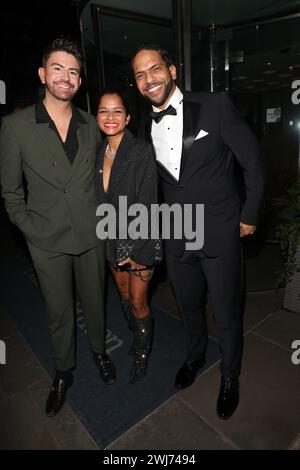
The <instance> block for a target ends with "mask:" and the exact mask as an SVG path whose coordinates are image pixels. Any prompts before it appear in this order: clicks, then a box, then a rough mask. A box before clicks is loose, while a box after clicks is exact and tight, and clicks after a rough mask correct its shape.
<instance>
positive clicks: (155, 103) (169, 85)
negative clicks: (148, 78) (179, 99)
mask: <svg viewBox="0 0 300 470" xmlns="http://www.w3.org/2000/svg"><path fill="white" fill-rule="evenodd" d="M173 84H174V81H173V79H172V77H171V75H170V77H169V80H168V82H167V83H166V84H165V90H164V93H163V95H162V97H161V98H160V99H159V101H154V100H153V99H152V98H151V97H150V96H148V95H144V98H146V100H147V101H149V102H150V103H151V104H152V105H153V106H155V107H159V106H162V105H163V104H164V103H165V102H166V101H167V100H168V98H169V95H170V93H171V91H172V89H173ZM157 85H159V83H157ZM152 86H155V82H154V83H151V86H149V87H148V88H151V87H152Z"/></svg>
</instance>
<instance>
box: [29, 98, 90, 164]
mask: <svg viewBox="0 0 300 470" xmlns="http://www.w3.org/2000/svg"><path fill="white" fill-rule="evenodd" d="M35 119H36V123H37V124H40V123H49V128H50V129H52V130H53V131H54V132H55V133H56V134H57V136H58V138H59V140H60V141H61V143H62V146H63V148H64V151H65V154H66V156H67V157H68V159H69V161H70V163H71V164H72V163H73V162H74V160H75V157H76V154H77V151H78V146H79V144H78V138H77V132H76V131H77V129H78V124H79V123H85V122H86V121H85V119H84V118H83V117H82V115H81V114H80V113H79V111H78V110H77V109H76V108H75V106H72V117H71V121H70V124H69V129H68V133H67V138H66V141H65V142H63V140H62V139H61V137H60V134H59V132H58V130H57V127H56V125H55V123H54V121H53V120H52V119H51V117H50V116H49V114H48V111H47V109H46V108H45V106H44V103H43V102H42V101H39V102H38V103H37V104H36V105H35Z"/></svg>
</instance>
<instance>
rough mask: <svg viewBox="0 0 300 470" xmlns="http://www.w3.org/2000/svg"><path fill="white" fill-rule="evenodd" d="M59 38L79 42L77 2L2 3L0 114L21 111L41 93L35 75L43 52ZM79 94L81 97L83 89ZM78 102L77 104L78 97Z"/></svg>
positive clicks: (59, 0) (0, 10)
mask: <svg viewBox="0 0 300 470" xmlns="http://www.w3.org/2000/svg"><path fill="white" fill-rule="evenodd" d="M61 35H64V36H69V37H72V38H74V39H76V40H78V41H80V29H79V22H78V19H77V9H76V2H73V1H71V0H51V1H48V2H47V1H41V0H30V1H24V2H22V3H19V2H13V1H10V2H9V1H7V2H5V3H1V7H0V80H3V81H4V82H5V84H6V105H0V115H4V114H7V113H9V112H11V111H13V110H14V109H15V108H24V107H26V106H28V105H30V104H32V103H33V102H34V101H35V100H36V99H37V98H38V96H39V95H40V94H42V88H41V87H40V81H39V77H38V75H37V69H38V67H39V66H40V65H41V56H42V51H43V48H44V47H45V46H46V45H47V44H48V43H50V42H51V41H52V40H53V39H55V38H56V37H59V36H61ZM82 88H84V87H82ZM80 93H81V95H82V94H83V90H81V92H80ZM77 100H79V101H80V100H81V97H80V96H79V97H78V98H77Z"/></svg>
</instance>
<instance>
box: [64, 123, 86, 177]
mask: <svg viewBox="0 0 300 470" xmlns="http://www.w3.org/2000/svg"><path fill="white" fill-rule="evenodd" d="M77 125H78V128H77V131H76V133H77V139H78V150H77V153H76V156H75V159H74V161H73V164H72V165H70V169H69V178H68V181H69V180H70V179H71V178H72V176H73V175H74V173H75V172H76V170H77V168H78V167H79V166H80V164H81V162H82V159H83V158H84V156H85V154H86V152H87V150H88V143H89V126H88V125H87V122H80V123H78V124H77ZM66 159H68V158H67V156H66Z"/></svg>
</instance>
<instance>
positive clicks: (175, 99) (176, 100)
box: [152, 86, 183, 112]
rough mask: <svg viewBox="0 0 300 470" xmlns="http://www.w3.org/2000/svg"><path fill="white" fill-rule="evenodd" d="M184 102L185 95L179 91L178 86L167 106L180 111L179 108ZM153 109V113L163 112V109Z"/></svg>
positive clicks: (154, 107) (153, 107)
mask: <svg viewBox="0 0 300 470" xmlns="http://www.w3.org/2000/svg"><path fill="white" fill-rule="evenodd" d="M182 100H183V94H182V92H181V91H180V90H179V88H178V86H176V88H175V91H174V93H173V95H172V96H171V98H170V99H169V101H168V102H167V104H166V108H167V107H168V106H169V105H172V106H173V108H175V109H178V108H179V106H180V105H181V104H182ZM152 109H153V111H155V112H157V111H161V109H159V108H156V106H152Z"/></svg>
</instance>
